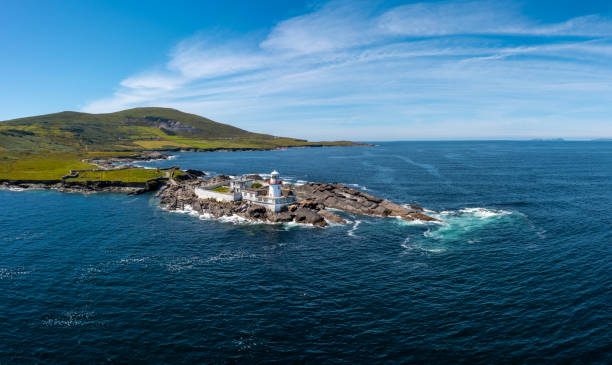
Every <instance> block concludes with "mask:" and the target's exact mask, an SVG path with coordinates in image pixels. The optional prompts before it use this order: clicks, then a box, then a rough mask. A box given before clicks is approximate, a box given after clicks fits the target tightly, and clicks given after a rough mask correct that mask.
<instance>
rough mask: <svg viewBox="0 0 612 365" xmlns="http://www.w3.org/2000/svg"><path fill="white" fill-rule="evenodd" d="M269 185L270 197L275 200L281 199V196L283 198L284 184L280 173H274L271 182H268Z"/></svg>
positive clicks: (271, 175)
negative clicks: (282, 189)
mask: <svg viewBox="0 0 612 365" xmlns="http://www.w3.org/2000/svg"><path fill="white" fill-rule="evenodd" d="M268 184H269V188H268V195H269V196H271V197H273V198H280V197H281V196H283V193H282V191H281V187H282V185H283V182H282V181H281V179H280V174H279V173H278V171H276V170H274V171H272V174H270V180H268Z"/></svg>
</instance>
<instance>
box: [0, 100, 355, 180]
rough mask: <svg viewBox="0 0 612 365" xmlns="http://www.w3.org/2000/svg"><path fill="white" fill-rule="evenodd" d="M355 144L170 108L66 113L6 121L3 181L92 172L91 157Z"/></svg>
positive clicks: (0, 162) (1, 140)
mask: <svg viewBox="0 0 612 365" xmlns="http://www.w3.org/2000/svg"><path fill="white" fill-rule="evenodd" d="M353 144H354V143H352V142H346V141H339V142H308V141H306V140H302V139H295V138H287V137H276V136H272V135H268V134H261V133H252V132H249V131H245V130H243V129H240V128H236V127H233V126H231V125H227V124H222V123H218V122H215V121H212V120H210V119H207V118H204V117H201V116H198V115H195V114H188V113H183V112H181V111H178V110H175V109H169V108H135V109H129V110H124V111H120V112H116V113H107V114H87V113H78V112H61V113H55V114H47V115H40V116H35V117H28V118H20V119H13V120H7V121H4V122H0V179H10V180H54V179H59V178H61V177H62V176H64V175H67V174H68V173H69V170H71V169H73V170H78V169H87V168H92V166H91V165H89V164H87V163H85V162H83V160H84V159H86V158H90V157H104V156H106V157H111V156H120V155H129V154H134V153H138V152H142V151H151V150H161V151H163V150H177V149H198V150H218V149H273V148H279V147H307V146H346V145H353ZM118 176H119V178H121V179H123V178H127V179H133V178H137V177H131V176H128V177H123V176H121V175H118ZM143 178H144V177H143ZM122 181H123V180H122Z"/></svg>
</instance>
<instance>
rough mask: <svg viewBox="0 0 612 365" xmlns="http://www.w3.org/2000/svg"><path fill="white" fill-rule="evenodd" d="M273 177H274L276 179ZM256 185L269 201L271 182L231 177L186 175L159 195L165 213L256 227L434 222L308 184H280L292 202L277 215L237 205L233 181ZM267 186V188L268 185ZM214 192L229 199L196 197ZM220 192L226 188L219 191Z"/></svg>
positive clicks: (350, 192) (362, 196)
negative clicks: (356, 217)
mask: <svg viewBox="0 0 612 365" xmlns="http://www.w3.org/2000/svg"><path fill="white" fill-rule="evenodd" d="M272 176H274V174H272ZM247 179H248V180H250V181H253V183H252V186H255V188H253V189H250V190H248V191H255V192H259V193H260V196H262V197H265V196H266V195H265V194H268V192H267V190H268V189H269V188H270V186H271V185H272V184H270V183H266V181H268V182H273V180H272V179H273V177H272V178H271V179H270V180H266V179H263V178H262V177H261V176H259V175H246V176H242V177H240V178H236V179H232V178H231V177H229V176H227V175H220V176H216V177H212V178H206V179H202V178H199V177H195V176H193V175H191V174H186V175H183V176H182V177H181V178H180V179H177V180H179V181H170V182H169V183H168V184H165V185H164V186H162V188H161V189H160V191H159V192H158V193H157V194H156V196H158V197H159V204H160V206H161V207H162V208H164V209H166V210H171V211H193V212H196V213H197V214H199V215H207V216H210V217H212V218H222V217H231V216H238V217H241V218H243V219H246V220H248V221H252V222H270V223H282V222H296V223H304V224H312V225H315V226H327V225H328V224H330V223H340V224H342V223H346V222H345V220H344V219H343V218H341V217H340V216H339V215H337V214H336V213H334V211H333V210H339V211H344V212H348V213H353V214H361V215H369V216H379V217H397V218H400V219H404V220H407V221H413V220H420V221H436V219H435V218H433V217H430V216H428V215H427V214H425V212H426V211H425V209H424V208H421V207H418V206H413V205H406V206H404V205H399V204H396V203H393V202H391V201H389V200H386V199H381V198H378V197H375V196H373V195H371V194H368V193H365V192H363V191H360V190H357V189H353V188H350V187H347V186H346V185H343V184H339V183H332V184H329V183H319V182H310V183H305V184H303V185H294V184H282V185H283V186H282V189H283V194H284V195H283V196H285V197H292V196H293V197H294V200H293V201H292V202H290V203H286V204H283V206H282V207H280V209H278V211H275V210H274V209H271V208H270V207H269V206H266V205H265V204H257V203H254V202H253V201H249V200H246V199H233V198H232V197H231V194H233V192H232V191H231V187H232V185H235V184H232V183H233V182H235V181H246V180H247ZM266 184H267V185H268V186H267V187H266V186H265V185H266ZM206 187H210V188H213V187H214V189H211V191H214V190H217V191H219V192H221V191H225V193H226V194H227V195H228V196H229V197H228V198H223V197H222V196H218V197H217V198H215V195H210V197H206V196H205V197H202V196H198V194H197V191H198V189H202V188H206ZM220 187H227V188H226V189H220Z"/></svg>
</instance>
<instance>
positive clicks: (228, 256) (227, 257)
mask: <svg viewBox="0 0 612 365" xmlns="http://www.w3.org/2000/svg"><path fill="white" fill-rule="evenodd" d="M254 258H257V255H255V254H252V253H248V252H245V251H236V252H221V253H220V254H218V255H215V256H211V257H209V258H207V259H206V262H207V263H217V262H229V261H234V260H239V259H254Z"/></svg>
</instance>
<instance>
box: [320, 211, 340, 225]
mask: <svg viewBox="0 0 612 365" xmlns="http://www.w3.org/2000/svg"><path fill="white" fill-rule="evenodd" d="M317 213H318V214H319V215H320V216H321V217H323V218H325V219H326V220H328V221H330V222H334V223H340V224H346V221H345V220H344V219H342V218H341V217H340V216H339V215H337V214H336V213H333V212H330V211H329V210H325V209H322V210H319V211H318V212H317Z"/></svg>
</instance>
